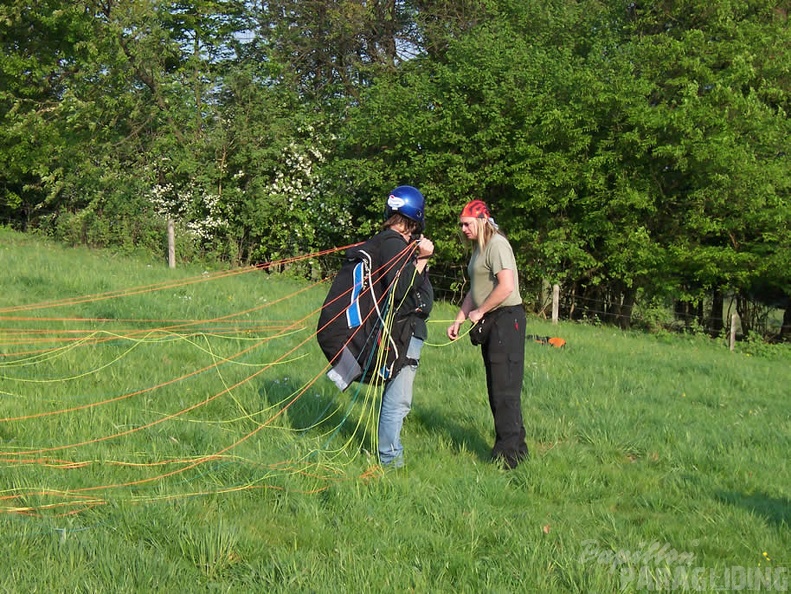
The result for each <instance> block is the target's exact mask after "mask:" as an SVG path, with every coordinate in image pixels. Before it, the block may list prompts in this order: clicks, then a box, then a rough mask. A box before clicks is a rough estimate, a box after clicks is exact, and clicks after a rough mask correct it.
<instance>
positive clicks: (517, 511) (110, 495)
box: [0, 230, 791, 593]
mask: <svg viewBox="0 0 791 594" xmlns="http://www.w3.org/2000/svg"><path fill="white" fill-rule="evenodd" d="M0 256H2V258H3V262H4V265H5V273H4V276H3V291H2V293H0V418H2V419H3V420H2V421H0V449H2V454H0V485H2V499H0V512H2V513H1V514H0V526H1V527H2V533H3V535H4V539H3V540H2V543H1V544H0V552H2V554H3V556H4V558H5V563H4V566H5V567H6V570H5V571H4V572H0V589H2V590H3V591H9V592H21V591H58V592H63V591H76V592H141V591H168V592H197V591H206V592H208V591H212V592H214V591H222V592H249V591H267V592H336V591H337V592H347V591H355V592H401V591H416V592H550V593H552V592H614V591H624V592H635V591H643V590H647V589H651V588H652V589H665V590H668V589H670V586H673V587H675V588H676V589H681V585H683V584H684V583H688V582H683V581H677V582H672V581H670V582H668V581H667V576H668V575H669V574H668V572H670V575H676V579H677V580H681V579H682V578H680V577H678V576H679V575H680V574H681V573H683V571H682V570H685V569H690V570H692V569H700V570H701V571H704V570H705V574H704V575H705V576H706V577H707V578H714V579H715V582H711V581H709V582H706V588H705V589H714V587H716V586H718V585H722V584H723V583H724V582H723V581H722V580H724V579H725V576H728V579H731V577H732V576H737V577H738V576H741V575H742V574H741V573H738V572H736V571H734V570H733V568H739V571H741V570H742V569H743V570H744V571H745V572H746V571H748V570H749V571H752V572H753V574H751V578H750V579H751V580H753V581H751V582H750V584H747V585H754V582H755V581H756V579H757V578H756V575H757V576H759V577H762V576H765V575H766V573H765V572H766V570H767V568H769V569H770V570H773V571H775V573H774V574H772V576H773V577H775V576H781V575H782V571H780V570H784V569H785V568H788V567H790V566H791V560H789V543H791V537H790V536H789V531H788V525H789V520H791V488H790V487H789V485H790V484H791V481H789V478H790V477H789V474H790V473H789V465H788V461H787V457H788V451H789V445H790V444H789V442H790V441H791V437H789V436H791V413H789V390H788V386H789V385H791V381H789V380H791V369H790V368H789V361H791V355H789V352H788V349H787V348H784V347H773V348H767V347H761V348H758V347H757V346H756V345H752V344H742V345H739V347H738V348H737V350H736V352H733V353H732V352H730V351H729V350H728V348H727V346H726V345H724V344H722V343H719V342H716V341H711V340H708V339H704V338H700V337H695V336H671V335H659V336H657V335H643V334H637V333H626V332H622V331H617V330H613V329H611V328H606V327H595V326H589V325H575V324H564V323H561V324H560V325H558V326H553V325H552V324H549V323H547V322H546V321H542V320H530V321H529V330H528V331H529V332H530V333H533V334H538V335H559V336H562V337H563V338H565V339H566V340H567V343H568V344H567V347H566V348H565V349H554V348H551V347H547V346H543V345H540V344H536V343H532V342H529V343H528V344H527V357H526V375H525V383H524V390H523V411H524V416H525V424H526V429H527V434H528V445H529V447H530V450H531V457H530V460H529V461H527V462H526V463H524V464H523V465H521V466H520V467H519V468H518V469H517V470H515V471H512V472H503V471H501V470H498V469H497V468H496V467H495V466H493V465H491V464H490V463H489V462H488V454H489V450H490V448H491V443H492V440H493V435H492V430H493V429H492V421H491V415H490V413H489V411H488V404H487V399H486V393H485V385H484V378H483V366H482V363H481V361H480V355H479V352H478V351H477V349H475V348H474V347H472V346H471V345H470V344H469V341H468V340H466V339H462V340H460V341H458V342H457V343H453V344H448V341H447V339H446V338H444V329H445V327H446V325H447V324H448V322H449V320H450V319H451V318H452V316H453V314H454V309H453V307H452V306H451V305H448V304H439V305H438V306H437V308H436V310H435V312H434V314H433V316H432V320H431V322H430V337H429V341H428V343H429V344H428V346H427V347H426V348H425V349H424V353H423V357H422V361H421V367H420V370H419V373H418V379H417V382H416V388H415V398H414V406H413V410H412V412H411V413H410V416H409V417H408V418H407V422H406V424H405V427H404V432H403V436H402V437H403V441H404V443H405V447H406V454H407V465H406V467H405V468H404V469H401V470H398V471H387V472H383V471H381V469H379V468H378V467H377V465H376V460H375V457H373V456H372V455H371V452H372V451H373V448H374V444H373V442H372V435H373V433H374V427H375V416H376V394H369V393H368V392H367V391H366V390H365V388H364V387H362V388H361V389H358V386H357V385H354V386H352V388H350V389H349V390H347V392H345V393H343V394H339V393H338V392H337V390H336V389H335V388H334V386H333V385H332V384H331V383H330V382H329V380H327V379H326V378H325V377H324V376H323V371H324V363H325V361H324V359H323V357H322V356H321V353H320V351H319V349H318V347H317V346H316V344H315V340H314V339H313V332H314V330H315V324H316V317H317V316H316V313H315V312H316V310H317V308H318V307H319V306H320V305H321V302H322V300H323V297H324V295H325V293H326V289H327V287H326V285H323V284H317V285H316V286H311V285H309V284H307V283H305V282H304V281H300V280H296V279H292V278H289V277H288V276H284V275H269V274H268V273H266V272H264V271H260V270H242V271H234V274H230V275H229V274H224V273H222V272H211V271H209V272H205V271H203V270H201V269H178V270H175V271H173V270H167V269H166V268H164V267H162V266H160V265H149V264H146V263H140V262H136V261H133V260H128V259H122V258H119V257H115V256H113V255H111V254H107V253H100V252H90V251H83V250H66V249H62V248H59V247H57V246H52V245H48V244H45V243H41V242H38V241H34V240H31V239H30V238H28V237H25V236H21V235H17V234H13V233H10V232H8V231H2V230H0ZM785 571H786V574H785V575H786V576H787V574H788V570H787V569H785ZM630 572H632V573H630ZM756 572H758V573H756ZM717 578H719V580H720V582H719V583H717V582H716V579H717ZM740 579H741V578H740ZM745 579H746V578H745ZM663 580H664V581H663ZM745 583H746V582H745ZM698 585H700V584H698ZM728 585H729V587H730V586H733V589H736V586H738V585H739V584H738V583H736V582H735V581H731V582H728ZM779 585H782V584H781V583H779V582H777V583H774V586H775V589H778V586H779ZM764 589H767V588H764Z"/></svg>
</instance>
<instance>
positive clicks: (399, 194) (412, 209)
mask: <svg viewBox="0 0 791 594" xmlns="http://www.w3.org/2000/svg"><path fill="white" fill-rule="evenodd" d="M425 209H426V199H425V198H423V194H421V193H420V191H419V190H418V189H417V188H413V187H412V186H398V187H397V188H396V189H395V190H393V191H392V192H390V196H388V198H387V206H386V207H385V220H387V219H389V218H390V217H392V216H393V215H394V214H396V213H398V214H400V215H403V216H405V217H406V218H408V219H410V220H412V221H415V222H416V223H417V224H418V225H419V226H420V229H421V230H422V229H423V227H424V225H425V224H426V219H425V214H426V213H425Z"/></svg>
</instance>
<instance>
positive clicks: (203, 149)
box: [0, 0, 791, 335]
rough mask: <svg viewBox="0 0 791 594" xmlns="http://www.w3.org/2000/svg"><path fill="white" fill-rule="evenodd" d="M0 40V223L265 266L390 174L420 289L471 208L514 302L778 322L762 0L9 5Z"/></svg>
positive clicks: (342, 221)
mask: <svg viewBox="0 0 791 594" xmlns="http://www.w3.org/2000/svg"><path fill="white" fill-rule="evenodd" d="M0 46H1V47H0V49H2V51H1V52H0V162H2V163H3V164H4V167H3V168H2V171H0V222H2V223H3V224H7V225H11V226H13V227H15V228H18V229H26V230H33V229H38V230H42V231H44V232H46V233H48V234H50V235H52V236H53V237H56V238H59V239H62V240H64V241H66V242H68V243H71V244H75V245H76V244H86V245H91V246H113V247H115V248H117V249H124V250H132V249H140V248H142V249H145V250H148V251H150V252H152V253H156V252H160V253H161V252H163V251H164V244H165V238H164V235H165V220H166V219H167V218H173V219H175V221H176V223H177V227H178V255H179V258H180V259H181V260H182V261H189V260H194V259H196V258H211V259H216V260H221V261H226V262H230V263H232V264H238V263H250V262H262V261H272V260H278V259H281V258H284V257H288V256H294V255H300V254H306V253H311V252H315V251H320V250H322V249H326V248H329V247H332V246H338V245H344V244H346V243H350V242H351V241H354V240H358V239H360V238H362V237H364V236H366V235H368V234H369V233H370V232H371V230H372V228H373V227H374V226H375V225H376V224H377V221H378V220H379V217H380V215H381V210H382V207H381V204H382V201H383V197H384V196H385V195H386V193H387V191H388V190H389V189H391V188H392V187H394V186H395V185H397V184H400V183H412V184H414V185H417V186H418V187H420V188H421V189H422V190H423V191H424V192H425V194H426V195H427V197H428V201H429V211H428V218H429V234H430V235H431V236H432V237H433V238H434V239H436V244H437V246H438V259H439V260H440V262H441V266H436V265H435V268H437V270H438V271H440V269H441V273H442V274H441V276H442V277H443V278H444V280H443V282H444V284H445V285H451V284H453V283H455V282H457V281H459V280H460V278H461V276H462V273H461V272H460V271H461V268H462V265H463V263H464V261H465V255H464V254H463V253H462V250H461V248H460V244H459V242H458V239H457V236H456V233H455V221H456V216H457V214H458V211H459V209H460V207H461V205H462V204H463V203H464V202H465V201H466V200H467V199H469V198H472V197H480V198H483V199H485V200H487V201H488V202H489V203H490V206H491V207H492V210H493V212H494V215H495V218H496V219H497V221H498V223H500V224H501V226H502V227H503V229H504V230H505V231H506V232H507V234H508V235H509V237H510V239H511V240H512V242H513V243H514V245H515V247H516V248H517V252H518V257H519V264H520V270H521V272H522V277H523V279H524V284H525V290H526V299H527V300H528V301H530V302H535V303H536V304H539V303H540V302H542V289H543V287H544V286H545V284H546V283H558V284H560V285H562V287H563V295H564V302H563V304H562V305H563V310H564V312H565V313H566V314H568V315H574V316H588V317H597V318H599V319H603V320H605V321H608V322H614V323H617V324H620V325H622V326H628V325H629V324H630V322H631V321H632V314H633V309H634V307H635V306H638V307H639V306H640V305H642V306H643V307H651V306H653V305H654V304H656V303H660V304H661V303H666V304H669V303H672V302H675V303H676V304H677V307H676V310H677V311H679V312H681V311H692V312H694V313H695V315H696V316H697V318H698V321H699V322H701V323H703V325H705V326H706V327H707V328H708V330H710V331H711V332H712V333H714V334H716V333H718V332H719V331H720V330H721V329H722V315H721V313H720V312H721V310H722V303H723V299H724V298H725V296H734V297H735V299H736V304H737V308H738V309H739V313H740V314H742V325H743V326H744V328H745V330H746V331H749V330H751V329H755V326H754V324H753V318H754V317H755V316H753V315H751V312H752V309H751V308H754V307H755V304H757V303H761V304H764V305H767V306H775V307H779V308H781V309H782V308H784V309H786V320H785V324H784V325H783V332H784V333H785V334H786V335H787V334H788V333H789V332H791V303H789V296H790V295H791V245H789V244H790V242H791V239H790V238H791V232H790V230H789V226H790V223H791V204H790V203H789V191H790V189H791V154H789V151H788V146H789V139H790V138H791V120H789V109H790V108H791V66H790V65H791V54H790V52H791V49H790V48H791V27H789V23H788V10H787V6H785V5H783V4H782V3H780V2H777V0H727V1H722V2H716V3H711V2H709V1H708V0H687V1H685V2H665V1H662V0H651V1H647V2H634V3H626V2H623V1H622V0H582V1H572V0H553V1H551V2H547V1H538V0H464V1H458V0H456V1H446V0H440V1H437V0H434V1H423V0H376V1H374V2H362V1H360V0H333V1H322V2H304V1H294V0H278V1H276V2H260V3H259V2H245V1H243V0H224V1H220V0H191V1H186V2H185V1H179V2H173V1H168V0H144V1H138V0H113V1H109V0H91V1H85V2H66V1H65V0H46V1H44V2H39V3H36V4H35V5H31V4H30V3H29V2H24V1H22V0H10V1H9V2H5V3H4V4H3V6H2V7H0ZM704 305H705V306H706V308H707V309H706V311H704V309H703V306H704ZM538 306H539V305H537V307H538Z"/></svg>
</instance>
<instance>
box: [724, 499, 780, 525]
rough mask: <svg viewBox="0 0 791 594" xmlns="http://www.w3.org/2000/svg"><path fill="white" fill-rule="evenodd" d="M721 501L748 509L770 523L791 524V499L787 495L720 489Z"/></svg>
mask: <svg viewBox="0 0 791 594" xmlns="http://www.w3.org/2000/svg"><path fill="white" fill-rule="evenodd" d="M716 498H717V499H718V500H719V501H722V502H724V503H728V504H730V505H734V506H738V507H741V508H744V509H747V510H749V511H751V512H753V513H755V514H757V515H759V516H761V517H763V518H765V519H766V521H767V522H769V523H770V524H774V525H776V526H783V527H784V528H788V527H789V526H791V501H789V500H788V499H786V498H785V497H771V496H769V495H767V494H765V493H751V494H749V495H748V494H746V493H738V492H735V491H719V492H718V493H717V494H716Z"/></svg>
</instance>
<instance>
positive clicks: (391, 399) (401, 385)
mask: <svg viewBox="0 0 791 594" xmlns="http://www.w3.org/2000/svg"><path fill="white" fill-rule="evenodd" d="M422 349H423V341H422V340H420V339H419V338H415V337H414V336H413V337H412V338H411V339H410V341H409V348H408V349H407V352H406V356H407V359H414V360H415V361H419V360H420V351H421V350H422ZM416 374H417V365H410V364H407V365H404V367H402V368H401V371H399V372H398V373H397V374H396V376H395V377H394V378H393V379H392V380H390V381H389V382H387V384H386V385H385V390H384V394H382V409H381V411H380V412H379V461H380V462H381V463H382V465H383V466H395V467H400V466H403V465H404V448H403V447H402V446H401V427H402V426H403V425H404V419H405V418H406V416H407V415H408V414H409V410H410V409H411V408H412V384H413V383H414V381H415V375H416Z"/></svg>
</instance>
